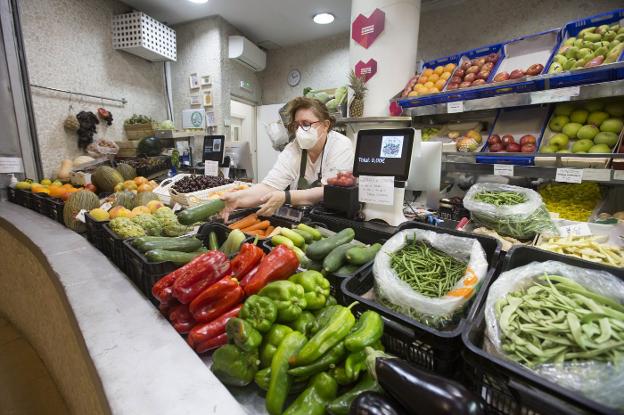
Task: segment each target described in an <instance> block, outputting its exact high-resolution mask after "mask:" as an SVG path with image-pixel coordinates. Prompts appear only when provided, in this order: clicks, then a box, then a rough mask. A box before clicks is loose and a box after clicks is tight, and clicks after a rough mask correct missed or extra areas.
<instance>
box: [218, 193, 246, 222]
mask: <svg viewBox="0 0 624 415" xmlns="http://www.w3.org/2000/svg"><path fill="white" fill-rule="evenodd" d="M240 197H241V193H240V192H228V193H224V194H223V195H221V198H220V199H221V200H223V201H224V202H225V208H223V210H222V211H221V217H222V218H223V222H225V223H227V220H228V218H229V216H230V213H232V211H233V210H234V209H236V208H238V207H239V204H240V203H239V199H240Z"/></svg>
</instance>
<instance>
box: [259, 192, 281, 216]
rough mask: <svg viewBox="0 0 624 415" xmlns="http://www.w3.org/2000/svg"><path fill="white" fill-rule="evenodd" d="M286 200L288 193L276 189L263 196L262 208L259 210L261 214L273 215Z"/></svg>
mask: <svg viewBox="0 0 624 415" xmlns="http://www.w3.org/2000/svg"><path fill="white" fill-rule="evenodd" d="M285 200H286V194H285V193H284V192H283V191H281V190H275V191H272V192H270V193H267V194H265V195H264V196H262V198H261V199H260V201H261V202H262V205H260V210H258V212H257V213H258V215H259V216H272V215H273V214H274V213H275V211H276V210H277V209H279V208H280V207H281V206H282V205H283V204H284V201H285Z"/></svg>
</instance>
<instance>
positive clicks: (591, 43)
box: [548, 23, 624, 73]
mask: <svg viewBox="0 0 624 415" xmlns="http://www.w3.org/2000/svg"><path fill="white" fill-rule="evenodd" d="M623 51H624V27H622V26H620V24H619V23H613V24H611V25H608V24H604V25H600V26H597V27H596V26H590V27H587V28H585V29H583V30H581V31H580V32H579V33H578V34H577V35H576V36H572V37H569V38H567V39H565V40H564V41H563V43H562V44H561V47H560V48H559V50H558V51H557V54H556V55H555V56H554V58H553V61H552V63H551V64H550V67H549V68H548V73H559V72H564V71H574V70H576V69H581V68H593V67H596V66H600V65H602V64H606V63H613V62H617V61H618V59H619V58H620V55H621V54H622V52H623Z"/></svg>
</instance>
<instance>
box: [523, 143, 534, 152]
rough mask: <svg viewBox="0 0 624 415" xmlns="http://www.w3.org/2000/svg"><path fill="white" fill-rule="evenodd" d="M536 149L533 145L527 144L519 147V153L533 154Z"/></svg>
mask: <svg viewBox="0 0 624 415" xmlns="http://www.w3.org/2000/svg"><path fill="white" fill-rule="evenodd" d="M536 149H537V147H536V146H535V144H533V143H527V144H525V145H523V146H522V147H520V151H521V152H523V153H534V152H535V150H536Z"/></svg>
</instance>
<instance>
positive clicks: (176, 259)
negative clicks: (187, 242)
mask: <svg viewBox="0 0 624 415" xmlns="http://www.w3.org/2000/svg"><path fill="white" fill-rule="evenodd" d="M204 252H205V250H204V251H195V252H179V251H168V250H166V249H151V250H149V251H147V252H146V253H145V257H146V258H147V259H148V260H149V261H150V262H165V261H169V262H173V263H174V264H176V265H184V264H188V263H189V262H191V261H192V260H194V259H195V258H196V257H198V256H199V255H201V254H203V253H204Z"/></svg>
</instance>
